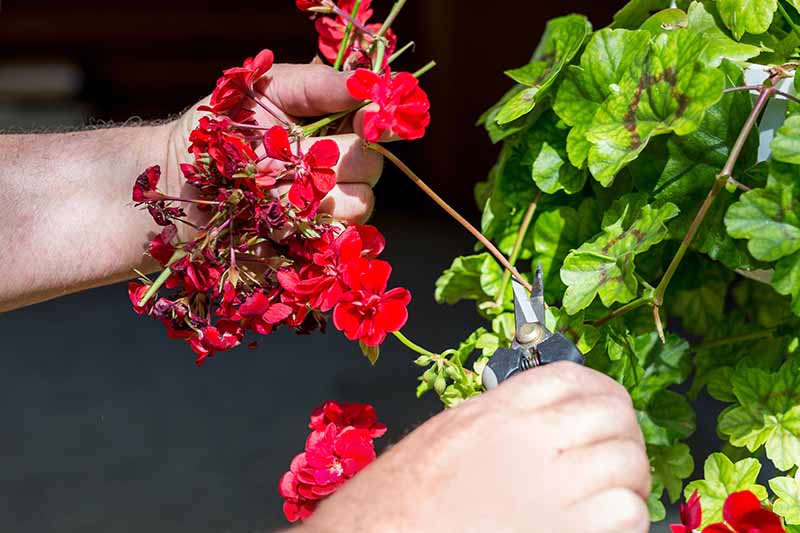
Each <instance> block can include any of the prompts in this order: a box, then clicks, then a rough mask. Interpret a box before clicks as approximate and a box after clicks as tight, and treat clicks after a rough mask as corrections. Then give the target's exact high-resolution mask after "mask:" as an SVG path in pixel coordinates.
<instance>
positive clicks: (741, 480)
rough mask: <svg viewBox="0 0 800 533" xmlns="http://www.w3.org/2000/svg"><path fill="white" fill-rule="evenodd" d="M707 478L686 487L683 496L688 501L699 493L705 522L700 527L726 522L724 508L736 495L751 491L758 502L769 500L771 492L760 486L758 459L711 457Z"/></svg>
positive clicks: (705, 475) (709, 457)
mask: <svg viewBox="0 0 800 533" xmlns="http://www.w3.org/2000/svg"><path fill="white" fill-rule="evenodd" d="M703 470H704V477H705V479H703V480H700V481H693V482H692V483H689V484H688V485H687V486H686V489H684V491H683V495H684V497H685V498H686V499H688V498H689V497H690V496H691V495H692V493H693V492H694V491H695V490H696V491H697V493H698V494H699V495H700V502H701V504H702V506H703V522H702V524H700V528H701V529H702V528H705V527H706V526H708V525H709V524H712V523H715V522H721V521H722V507H723V505H725V500H726V499H727V498H728V496H729V495H731V494H733V493H734V492H741V491H745V490H749V491H751V492H752V493H753V494H755V495H756V496H757V497H758V499H760V500H766V499H767V489H766V488H764V487H763V486H761V485H758V484H756V478H757V477H758V473H759V472H760V471H761V464H760V463H759V462H758V461H757V460H756V459H742V460H741V461H739V462H737V463H736V464H734V463H732V462H731V460H730V459H728V458H727V457H726V456H725V455H724V454H722V453H713V454H711V455H709V456H708V459H706V462H705V466H704V469H703Z"/></svg>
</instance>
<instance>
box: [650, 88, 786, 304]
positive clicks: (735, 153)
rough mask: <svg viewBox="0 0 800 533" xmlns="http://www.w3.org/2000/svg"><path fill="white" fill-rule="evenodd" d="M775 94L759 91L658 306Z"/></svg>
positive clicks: (657, 301)
mask: <svg viewBox="0 0 800 533" xmlns="http://www.w3.org/2000/svg"><path fill="white" fill-rule="evenodd" d="M774 94H775V89H774V88H772V87H766V86H765V87H762V88H761V90H759V92H758V100H756V103H755V105H754V106H753V109H752V110H751V111H750V115H749V116H748V117H747V120H746V121H745V123H744V126H743V127H742V131H741V132H740V133H739V137H738V138H737V139H736V143H735V144H734V145H733V148H732V149H731V153H730V154H729V155H728V160H727V161H726V162H725V166H724V167H722V171H721V172H720V173H719V175H717V179H716V180H714V186H713V187H711V190H710V191H709V192H708V196H706V199H705V201H704V202H703V205H702V206H700V210H699V211H698V212H697V215H696V216H695V217H694V220H693V221H692V225H691V226H689V231H688V232H686V236H685V237H684V238H683V241H682V242H681V245H680V247H679V248H678V251H677V252H675V257H673V258H672V262H671V263H670V264H669V266H668V267H667V271H666V272H665V273H664V277H663V278H661V282H660V283H659V284H658V287H656V294H655V298H654V303H655V304H656V305H657V306H659V307H660V306H661V304H662V303H664V294H665V293H666V291H667V287H668V286H669V283H670V281H672V276H674V275H675V272H676V271H677V270H678V266H680V264H681V261H682V260H683V257H684V256H685V255H686V252H687V251H688V250H689V246H691V244H692V241H693V240H694V237H695V235H696V234H697V230H698V229H700V224H702V223H703V219H704V218H705V217H706V215H707V214H708V210H709V209H710V208H711V206H712V204H713V203H714V200H716V199H717V196H718V195H719V193H720V191H722V189H724V188H725V184H726V183H727V182H728V179H729V178H730V177H731V176H732V175H733V168H734V167H735V166H736V162H737V161H738V160H739V156H740V155H741V154H742V150H743V149H744V145H745V143H746V142H747V138H748V137H749V136H750V132H751V131H752V130H753V127H754V126H755V125H756V122H757V121H758V117H759V116H760V115H761V112H762V111H763V110H764V107H766V105H767V103H768V102H769V99H770V98H771V97H772V96H773V95H774Z"/></svg>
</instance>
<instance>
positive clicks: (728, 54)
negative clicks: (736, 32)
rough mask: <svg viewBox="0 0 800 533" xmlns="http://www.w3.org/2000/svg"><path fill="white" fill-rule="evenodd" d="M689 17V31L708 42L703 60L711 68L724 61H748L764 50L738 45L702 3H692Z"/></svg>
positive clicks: (757, 47) (742, 44)
mask: <svg viewBox="0 0 800 533" xmlns="http://www.w3.org/2000/svg"><path fill="white" fill-rule="evenodd" d="M688 15H689V21H688V29H689V30H690V31H693V32H696V33H698V34H701V35H703V37H704V38H705V39H706V41H707V42H708V47H707V48H706V50H705V53H704V54H703V60H704V62H705V63H706V64H707V65H708V66H710V67H717V66H719V65H720V63H722V60H723V59H728V60H730V61H735V62H743V61H747V60H748V59H750V58H752V57H755V56H757V55H758V54H760V53H761V51H762V50H763V49H762V48H761V47H759V46H753V45H750V44H745V43H738V42H736V41H734V40H733V39H731V38H730V37H729V36H728V35H727V34H726V33H725V32H723V31H722V29H720V27H719V26H718V25H717V22H716V20H714V16H713V15H712V14H711V13H709V12H708V11H706V8H705V6H704V5H703V4H702V3H701V2H692V4H691V5H690V6H689V13H688Z"/></svg>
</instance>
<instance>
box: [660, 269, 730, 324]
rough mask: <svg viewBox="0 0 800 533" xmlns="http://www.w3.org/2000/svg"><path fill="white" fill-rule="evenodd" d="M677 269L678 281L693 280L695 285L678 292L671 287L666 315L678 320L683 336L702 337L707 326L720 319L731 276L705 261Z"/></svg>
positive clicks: (722, 316)
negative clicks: (688, 334)
mask: <svg viewBox="0 0 800 533" xmlns="http://www.w3.org/2000/svg"><path fill="white" fill-rule="evenodd" d="M681 267H682V268H681V269H680V271H679V273H680V274H682V277H683V278H686V277H690V278H694V280H696V282H695V283H692V284H691V285H690V286H689V287H688V288H685V289H684V288H679V287H680V286H679V285H678V284H677V283H676V284H675V285H672V287H673V288H675V289H676V290H675V292H674V293H673V294H672V296H670V298H669V299H668V300H667V302H666V303H667V305H668V308H669V311H670V313H671V314H673V315H675V316H676V317H678V318H680V319H681V325H682V326H683V328H684V329H685V330H686V331H687V332H689V333H692V334H694V335H704V334H705V333H706V332H707V331H708V330H709V328H710V327H711V326H713V325H714V324H715V323H718V322H720V321H722V320H723V319H724V316H725V297H726V295H727V293H728V285H730V283H731V281H732V280H733V276H732V275H731V273H730V271H729V270H727V269H725V270H723V269H721V268H719V267H718V266H717V265H716V264H714V263H712V262H710V261H707V260H706V261H697V262H693V263H689V262H686V263H684V264H682V265H681ZM684 270H685V272H682V271H684ZM674 281H678V280H677V279H675V280H674Z"/></svg>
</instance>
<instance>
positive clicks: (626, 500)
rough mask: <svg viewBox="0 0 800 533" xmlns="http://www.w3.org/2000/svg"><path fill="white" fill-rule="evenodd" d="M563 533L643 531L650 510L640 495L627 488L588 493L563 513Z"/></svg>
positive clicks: (641, 532) (646, 527) (631, 532)
mask: <svg viewBox="0 0 800 533" xmlns="http://www.w3.org/2000/svg"><path fill="white" fill-rule="evenodd" d="M563 518H564V519H565V524H564V531H565V532H567V533H585V532H586V531H597V532H598V533H618V532H620V531H624V532H625V533H647V532H648V531H650V513H649V512H648V510H647V504H646V503H645V500H643V499H642V497H641V496H640V495H639V494H637V493H635V492H633V491H631V490H628V489H619V488H617V489H610V490H606V491H604V492H600V493H598V494H595V495H594V496H591V497H589V498H587V499H585V500H583V501H581V502H579V503H577V504H575V505H573V506H572V507H570V508H569V511H568V512H566V513H564V515H563Z"/></svg>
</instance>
